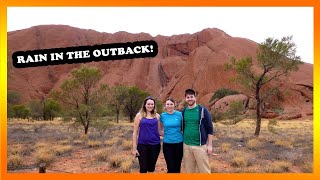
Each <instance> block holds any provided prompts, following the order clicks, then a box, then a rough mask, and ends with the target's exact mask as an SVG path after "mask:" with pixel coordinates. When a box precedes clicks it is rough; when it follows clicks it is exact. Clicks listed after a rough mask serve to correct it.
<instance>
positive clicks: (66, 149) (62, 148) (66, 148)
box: [52, 145, 73, 155]
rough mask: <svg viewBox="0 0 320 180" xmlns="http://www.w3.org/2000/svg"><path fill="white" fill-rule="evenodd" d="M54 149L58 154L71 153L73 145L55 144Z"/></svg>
mask: <svg viewBox="0 0 320 180" xmlns="http://www.w3.org/2000/svg"><path fill="white" fill-rule="evenodd" d="M52 149H53V152H54V153H55V154H56V155H63V154H66V153H70V152H71V151H72V149H73V147H72V146H71V145H56V146H53V148H52Z"/></svg>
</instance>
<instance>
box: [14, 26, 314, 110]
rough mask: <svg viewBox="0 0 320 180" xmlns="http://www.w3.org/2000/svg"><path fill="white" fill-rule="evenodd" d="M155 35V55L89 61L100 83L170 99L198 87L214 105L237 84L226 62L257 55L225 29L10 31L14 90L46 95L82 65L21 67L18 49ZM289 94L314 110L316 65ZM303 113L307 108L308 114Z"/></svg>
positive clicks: (296, 77) (293, 102) (290, 85)
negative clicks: (15, 59)
mask: <svg viewBox="0 0 320 180" xmlns="http://www.w3.org/2000/svg"><path fill="white" fill-rule="evenodd" d="M142 40H154V41H156V42H157V43H158V48H159V53H158V55H157V56H156V57H155V58H145V59H132V60H116V61H100V62H91V63H87V64H88V65H90V66H96V67H99V68H100V69H101V71H102V74H103V78H102V79H101V82H100V83H106V84H109V85H111V86H113V85H119V84H123V85H136V86H138V87H140V88H142V89H144V90H146V91H148V92H150V93H151V94H152V95H153V96H155V97H157V98H159V99H160V100H164V99H165V98H166V97H168V96H171V97H173V98H175V99H176V100H181V99H183V98H184V90H185V89H186V88H194V89H196V91H197V92H198V94H199V96H198V102H199V103H201V104H204V105H208V104H209V100H210V98H211V96H212V93H213V92H215V91H216V90H218V89H220V88H222V87H224V88H230V89H237V90H239V87H238V86H236V85H235V84H233V83H231V82H230V81H229V79H230V78H231V77H232V76H233V75H234V73H233V72H225V71H224V64H225V63H226V62H228V61H229V58H230V57H231V56H235V57H236V58H239V57H243V56H252V57H253V58H255V54H256V51H257V48H258V46H257V43H255V42H253V41H251V40H248V39H244V38H234V37H231V36H229V35H228V34H226V33H225V32H223V31H221V30H219V29H215V28H213V29H204V30H202V31H200V32H197V33H195V34H182V35H174V36H170V37H167V36H160V35H159V36H156V37H152V36H150V35H149V34H146V33H139V34H130V33H127V32H117V33H114V34H109V33H101V32H97V31H94V30H84V29H78V28H74V27H70V26H64V25H44V26H36V27H32V28H29V29H24V30H18V31H13V32H8V90H15V91H19V92H20V93H21V94H22V101H23V102H25V101H28V100H30V99H34V98H40V97H42V96H45V95H46V94H48V92H49V91H50V90H51V89H57V88H59V86H60V85H61V83H62V82H63V81H64V80H65V79H66V78H67V77H68V75H69V72H70V71H71V70H72V69H74V68H77V67H79V66H80V65H81V64H71V65H70V64H64V65H55V66H46V67H36V68H23V69H17V68H14V67H13V66H12V63H11V62H12V59H11V57H12V53H13V52H16V51H26V50H36V49H51V48H63V47H72V46H84V45H95V44H108V43H119V42H132V41H142ZM282 88H283V89H285V90H286V91H287V92H288V93H285V97H284V101H283V102H282V106H283V107H294V108H297V109H299V111H302V112H306V113H304V114H310V112H311V113H312V110H313V65H311V64H303V65H301V66H300V70H299V71H298V72H295V73H293V74H292V75H291V76H290V77H289V78H288V79H287V80H286V81H284V84H283V86H282ZM302 114H303V113H302Z"/></svg>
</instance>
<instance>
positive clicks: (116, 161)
mask: <svg viewBox="0 0 320 180" xmlns="http://www.w3.org/2000/svg"><path fill="white" fill-rule="evenodd" d="M122 161H123V156H121V155H113V156H111V157H110V158H109V163H110V165H111V167H113V168H118V167H120V166H121V163H122Z"/></svg>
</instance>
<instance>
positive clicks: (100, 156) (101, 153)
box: [94, 148, 115, 161]
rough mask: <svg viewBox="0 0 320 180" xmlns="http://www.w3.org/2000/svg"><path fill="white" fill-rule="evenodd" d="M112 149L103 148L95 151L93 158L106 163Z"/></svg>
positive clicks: (112, 151)
mask: <svg viewBox="0 0 320 180" xmlns="http://www.w3.org/2000/svg"><path fill="white" fill-rule="evenodd" d="M114 151H115V150H114V149H112V148H105V149H100V150H96V151H95V152H94V154H95V158H96V159H97V160H98V161H108V159H109V157H110V156H111V155H112V154H113V153H114Z"/></svg>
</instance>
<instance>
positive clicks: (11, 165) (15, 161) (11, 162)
mask: <svg viewBox="0 0 320 180" xmlns="http://www.w3.org/2000/svg"><path fill="white" fill-rule="evenodd" d="M22 163H23V159H22V157H21V156H20V155H19V154H9V155H8V162H7V168H8V169H17V168H19V167H20V166H21V165H22Z"/></svg>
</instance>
